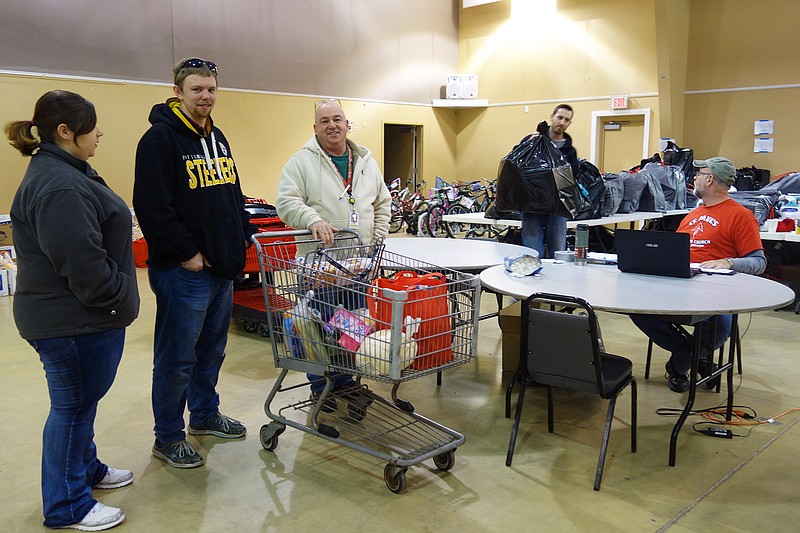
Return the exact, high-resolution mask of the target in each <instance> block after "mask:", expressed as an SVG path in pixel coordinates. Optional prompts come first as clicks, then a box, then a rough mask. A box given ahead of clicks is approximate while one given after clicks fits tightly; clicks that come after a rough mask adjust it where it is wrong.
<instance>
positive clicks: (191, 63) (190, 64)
mask: <svg viewBox="0 0 800 533" xmlns="http://www.w3.org/2000/svg"><path fill="white" fill-rule="evenodd" d="M203 67H206V68H208V70H210V71H211V72H212V73H214V74H217V64H216V63H214V62H213V61H206V60H205V59H200V58H198V57H193V58H192V59H187V60H186V61H184V62H183V64H182V65H181V68H180V70H183V69H185V68H203Z"/></svg>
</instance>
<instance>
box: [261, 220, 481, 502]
mask: <svg viewBox="0 0 800 533" xmlns="http://www.w3.org/2000/svg"><path fill="white" fill-rule="evenodd" d="M289 235H291V236H293V237H295V238H296V239H297V240H298V242H297V250H299V255H300V257H299V258H295V256H294V254H293V253H290V252H288V251H286V250H285V248H286V243H284V242H264V241H265V240H266V239H267V238H269V239H275V238H276V237H279V238H281V239H284V238H285V237H286V236H289ZM253 241H254V244H255V245H256V246H258V248H257V252H258V259H259V264H260V266H261V269H262V276H261V277H262V280H263V297H264V301H265V302H266V308H267V313H266V317H267V322H268V324H269V328H270V331H271V340H272V350H273V355H274V360H275V366H276V367H277V368H280V369H281V371H280V373H279V375H278V378H277V380H276V382H275V384H274V386H273V387H272V390H271V391H270V393H269V395H268V397H267V399H266V401H265V404H264V411H265V412H266V414H267V416H268V417H269V418H270V419H271V420H272V421H271V422H269V423H268V424H265V425H264V426H262V427H261V431H260V433H259V437H260V440H261V444H262V446H263V447H264V449H266V450H268V451H272V450H274V449H275V448H276V447H277V445H278V438H279V436H280V435H281V433H283V432H284V431H285V429H286V427H287V426H290V427H293V428H296V429H299V430H301V431H305V432H307V433H310V434H313V435H316V436H318V437H321V438H323V439H326V440H329V441H331V442H335V443H338V444H341V445H343V446H346V447H348V448H351V449H353V450H356V451H359V452H362V453H365V454H368V455H371V456H373V457H377V458H379V459H381V460H384V461H386V462H387V464H386V467H385V468H384V473H383V475H384V481H385V482H386V486H387V487H388V488H389V490H391V491H392V492H396V493H399V492H402V491H404V490H405V486H406V477H405V475H406V471H407V470H408V467H409V466H413V465H415V464H418V463H420V462H422V461H425V460H427V459H433V462H434V464H435V465H436V467H437V468H439V469H440V470H443V471H447V470H450V469H451V468H452V467H453V465H454V464H455V450H456V448H457V447H458V446H460V445H461V444H463V443H464V442H465V438H464V436H463V435H462V434H460V433H458V432H456V431H453V430H452V429H449V428H447V427H445V426H443V425H441V424H438V423H437V422H434V421H433V420H430V419H428V418H425V417H423V416H421V415H419V414H418V413H416V412H415V411H414V406H413V405H412V404H411V403H410V402H408V401H406V400H402V399H400V398H398V397H397V391H398V388H399V386H400V384H401V383H402V382H404V381H408V380H410V379H416V378H419V377H422V376H426V375H430V374H433V373H437V372H441V371H442V370H443V369H446V368H450V367H455V366H458V365H461V364H464V363H466V362H467V361H469V360H470V359H472V358H473V357H474V356H475V353H476V349H477V331H478V313H477V310H478V309H479V307H480V282H479V280H478V278H477V277H475V276H472V275H468V274H464V273H461V272H457V271H455V270H450V269H446V268H442V267H437V266H435V265H430V264H427V263H424V262H421V261H417V260H415V259H411V258H409V257H404V256H401V255H398V254H394V253H391V252H387V251H385V250H384V247H383V244H382V243H379V244H370V245H365V244H362V243H361V241H360V238H359V237H358V235H357V234H356V233H354V232H352V231H349V230H339V231H338V232H337V233H336V239H335V241H334V243H333V244H332V245H330V246H328V247H322V245H321V243H320V242H319V241H318V240H314V239H312V238H311V237H310V233H309V232H308V231H300V230H297V231H290V232H270V233H260V234H257V235H254V236H253ZM267 273H270V274H271V275H270V276H267V275H266V274H267ZM398 276H400V279H401V280H408V279H416V278H415V276H418V277H419V279H426V280H433V281H431V282H430V283H431V284H432V286H428V285H423V284H419V285H418V286H414V287H410V288H408V290H395V289H393V288H391V286H390V285H391V284H389V285H387V284H385V283H381V281H382V280H391V279H392V278H393V277H394V278H397V277H398ZM437 280H438V281H437ZM394 283H399V282H394ZM412 283H413V282H412ZM426 283H427V282H426ZM275 304H277V306H276V305H275ZM289 371H296V372H303V373H308V374H312V375H318V376H322V379H323V380H324V389H323V390H322V392H321V394H320V395H319V396H316V395H313V394H312V395H311V396H310V397H309V398H308V399H304V400H297V394H292V392H296V389H300V388H302V387H308V386H309V385H310V383H309V382H306V381H304V382H303V383H301V384H298V385H290V386H286V387H284V385H283V384H284V380H285V379H286V376H287V374H288V373H289ZM337 373H345V374H350V375H352V376H354V377H355V382H354V383H353V384H352V385H350V386H347V387H342V388H337V389H334V388H333V386H332V385H333V381H334V377H335V374H337ZM362 378H365V379H367V380H373V381H377V382H382V383H390V384H392V387H391V398H390V399H389V398H383V397H382V396H380V395H379V394H377V393H376V392H374V391H372V390H371V389H370V388H369V387H368V386H367V385H366V384H364V383H362ZM284 393H285V397H287V398H291V401H289V402H288V404H287V405H284V406H283V407H281V408H279V409H278V410H277V412H274V411H273V410H272V403H273V401H274V400H275V399H276V397H277V396H279V395H283V394H284ZM302 396H303V397H305V394H303V395H302Z"/></svg>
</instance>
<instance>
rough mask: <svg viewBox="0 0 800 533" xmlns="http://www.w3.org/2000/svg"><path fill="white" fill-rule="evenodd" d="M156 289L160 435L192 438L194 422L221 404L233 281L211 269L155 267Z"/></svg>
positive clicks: (156, 408) (170, 439)
mask: <svg viewBox="0 0 800 533" xmlns="http://www.w3.org/2000/svg"><path fill="white" fill-rule="evenodd" d="M148 274H149V277H150V287H151V288H152V289H153V292H154V293H155V295H156V305H157V308H156V327H155V340H154V344H153V391H152V401H153V415H154V417H155V434H156V439H158V440H159V441H160V442H161V443H170V442H175V441H179V440H183V439H185V438H186V433H185V432H184V428H185V422H184V419H183V415H184V411H185V409H186V407H187V404H188V407H189V424H190V425H193V426H194V425H201V424H202V423H204V422H205V421H206V420H208V419H209V418H210V417H212V416H213V415H215V414H216V413H217V411H218V409H219V395H218V394H217V391H216V386H217V380H218V379H219V371H220V368H222V362H223V361H224V359H225V345H226V344H227V342H228V327H229V326H230V322H231V313H232V311H233V281H231V280H228V279H224V278H221V277H219V276H216V275H214V274H211V273H209V272H207V271H205V270H201V271H200V272H191V271H189V270H186V269H185V268H183V267H175V268H172V269H169V270H159V269H154V268H150V269H149V272H148Z"/></svg>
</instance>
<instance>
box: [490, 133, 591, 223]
mask: <svg viewBox="0 0 800 533" xmlns="http://www.w3.org/2000/svg"><path fill="white" fill-rule="evenodd" d="M496 205H497V209H499V210H500V211H520V212H523V213H541V214H545V215H555V214H558V215H562V216H564V217H567V218H569V219H579V218H588V217H590V216H591V202H589V198H588V194H587V193H586V191H585V189H584V190H581V188H580V187H579V186H578V184H577V183H576V181H575V178H574V177H573V176H572V168H571V167H570V165H569V163H568V162H567V160H566V159H565V158H564V156H563V155H562V154H561V152H560V151H559V150H558V148H556V146H555V145H554V144H553V142H552V141H551V140H550V139H549V138H548V137H547V136H545V135H536V136H533V135H529V136H527V137H525V138H524V139H522V141H521V142H520V143H519V144H518V145H517V146H515V147H514V148H513V149H512V150H511V152H509V154H508V155H507V156H506V157H504V158H503V160H502V161H501V162H500V170H499V172H498V175H497V198H496Z"/></svg>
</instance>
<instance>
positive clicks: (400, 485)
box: [383, 464, 406, 494]
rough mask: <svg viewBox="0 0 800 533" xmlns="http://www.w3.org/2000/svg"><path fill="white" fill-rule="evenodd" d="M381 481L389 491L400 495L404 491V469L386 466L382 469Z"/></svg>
mask: <svg viewBox="0 0 800 533" xmlns="http://www.w3.org/2000/svg"><path fill="white" fill-rule="evenodd" d="M383 480H384V481H385V482H386V486H387V487H389V490H390V491H392V492H394V493H395V494H400V493H401V492H403V491H404V490H406V469H405V468H398V467H396V466H394V465H392V464H388V465H386V467H385V468H384V469H383Z"/></svg>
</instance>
